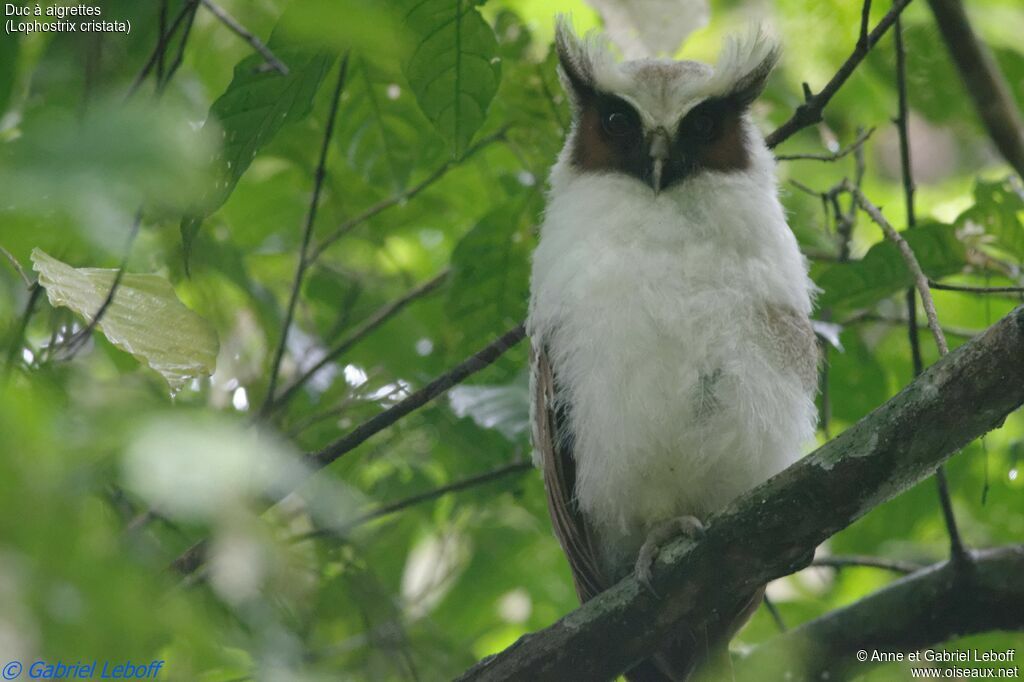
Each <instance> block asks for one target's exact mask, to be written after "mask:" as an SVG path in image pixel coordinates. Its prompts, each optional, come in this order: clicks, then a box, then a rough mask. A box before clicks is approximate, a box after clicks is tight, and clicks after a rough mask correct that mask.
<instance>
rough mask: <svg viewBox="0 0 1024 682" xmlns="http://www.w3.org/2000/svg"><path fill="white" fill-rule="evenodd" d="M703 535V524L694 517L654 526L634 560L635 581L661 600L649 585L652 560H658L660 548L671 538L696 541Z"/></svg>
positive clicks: (672, 520)
mask: <svg viewBox="0 0 1024 682" xmlns="http://www.w3.org/2000/svg"><path fill="white" fill-rule="evenodd" d="M703 534H704V524H703V523H701V521H700V519H698V518H697V517H696V516H676V517H674V518H671V519H665V520H664V521H662V522H661V523H658V524H656V525H655V526H654V528H652V529H651V532H650V533H648V534H647V540H645V541H644V544H643V546H642V547H641V548H640V554H639V555H638V556H637V558H636V567H635V568H634V569H633V573H634V575H636V579H637V580H639V581H640V584H641V585H643V586H644V587H645V588H646V589H647V591H648V592H650V593H651V594H652V595H654V596H655V597H656V598H658V599H661V595H660V594H658V592H657V591H656V590H655V589H654V585H652V584H651V578H652V577H653V574H652V569H653V568H654V560H655V559H657V558H658V553H659V552H660V551H661V546H662V545H664V544H665V543H666V542H668V541H669V540H671V539H672V538H677V537H680V536H682V537H686V538H690V539H691V540H696V539H697V538H699V537H700V536H701V535H703Z"/></svg>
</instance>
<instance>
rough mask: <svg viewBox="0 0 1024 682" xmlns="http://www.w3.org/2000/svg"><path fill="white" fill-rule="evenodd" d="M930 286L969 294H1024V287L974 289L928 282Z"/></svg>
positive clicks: (959, 285)
mask: <svg viewBox="0 0 1024 682" xmlns="http://www.w3.org/2000/svg"><path fill="white" fill-rule="evenodd" d="M928 286H930V287H931V288H932V289H939V290H940V291H963V292H966V293H969V294H1024V287H972V286H968V285H966V284H943V283H942V282H936V281H935V280H932V279H930V280H928Z"/></svg>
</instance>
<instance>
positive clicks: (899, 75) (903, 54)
mask: <svg viewBox="0 0 1024 682" xmlns="http://www.w3.org/2000/svg"><path fill="white" fill-rule="evenodd" d="M895 31H896V91H897V99H898V106H899V114H898V115H897V117H896V129H897V131H898V132H899V139H900V167H901V170H902V176H903V197H904V203H905V205H906V210H907V229H913V228H914V227H916V226H917V217H916V214H915V211H914V191H915V190H916V186H915V185H914V176H913V166H912V165H911V162H910V130H909V127H908V117H909V115H910V113H909V107H908V106H907V51H906V50H905V49H904V47H903V26H902V24H901V23H900V18H899V17H896V29H895ZM894 234H895V232H894ZM903 248H904V247H902V246H901V247H900V249H901V250H903ZM906 251H907V252H910V246H909V245H907V246H906ZM904 258H906V256H904ZM907 264H908V266H909V265H910V263H909V261H908V263H907ZM924 286H925V289H928V282H927V280H926V281H925V283H924ZM928 296H929V298H930V297H931V291H930V290H928ZM906 299H907V338H908V340H909V342H910V351H911V356H912V359H913V363H914V376H917V375H919V374H920V373H921V371H922V370H923V369H924V361H923V360H922V358H921V343H920V339H919V338H918V335H917V301H916V300H915V299H914V289H913V287H911V288H910V289H908V290H907V294H906ZM921 301H922V303H923V304H924V306H925V313H926V314H927V313H928V311H929V307H928V306H929V302H928V301H926V300H925V298H924V294H923V293H922V294H921ZM933 318H934V328H933V330H932V331H933V333H934V331H935V330H936V329H937V330H938V331H939V334H942V328H941V327H940V326H939V324H938V316H937V315H935V310H934V304H932V308H931V314H930V315H929V317H928V320H929V324H932V321H933ZM935 342H936V344H938V345H939V352H940V353H942V354H945V352H944V351H943V350H942V346H943V345H944V344H945V342H946V339H945V337H942V338H941V342H940V338H939V336H936V337H935ZM935 483H936V487H937V488H938V493H939V505H940V506H941V508H942V518H943V519H944V520H945V522H946V531H947V532H948V533H949V543H950V551H951V553H952V556H953V558H954V559H958V560H962V559H965V558H966V557H967V552H966V551H964V546H963V542H962V541H961V539H960V529H959V528H958V527H957V524H956V514H954V513H953V500H952V499H950V496H949V482H948V481H947V480H946V470H945V469H944V468H943V467H941V466H940V467H939V468H938V469H936V471H935Z"/></svg>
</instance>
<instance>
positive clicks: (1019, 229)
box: [956, 178, 1024, 259]
mask: <svg viewBox="0 0 1024 682" xmlns="http://www.w3.org/2000/svg"><path fill="white" fill-rule="evenodd" d="M968 222H971V223H974V224H975V225H979V226H981V227H982V228H983V229H984V230H985V232H986V234H988V235H989V236H991V237H993V238H994V239H995V242H996V245H997V246H999V247H1000V248H1002V249H1005V250H1006V251H1008V252H1009V253H1011V254H1013V255H1014V256H1016V257H1017V258H1019V259H1024V192H1022V191H1021V189H1020V188H1019V187H1015V186H1014V185H1013V181H1012V180H1011V179H1006V180H1003V181H1000V182H988V181H985V180H982V179H981V178H979V179H978V182H977V184H976V185H975V186H974V206H972V207H971V208H969V209H967V210H966V211H964V212H963V213H962V214H960V216H959V217H958V218H957V219H956V224H957V226H958V227H959V226H961V225H965V224H967V223H968Z"/></svg>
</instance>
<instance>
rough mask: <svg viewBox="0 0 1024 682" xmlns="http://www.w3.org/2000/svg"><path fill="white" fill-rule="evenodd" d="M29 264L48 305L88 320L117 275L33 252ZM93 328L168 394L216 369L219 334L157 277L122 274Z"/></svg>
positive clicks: (37, 250)
mask: <svg viewBox="0 0 1024 682" xmlns="http://www.w3.org/2000/svg"><path fill="white" fill-rule="evenodd" d="M32 264H33V269H34V270H35V271H36V272H38V273H39V284H40V285H41V286H42V287H43V288H44V289H45V290H46V296H47V298H49V300H50V305H53V306H63V307H66V308H70V309H71V310H73V311H75V312H76V313H78V314H79V315H81V316H82V317H84V318H85V319H86V320H89V321H91V320H92V318H93V315H95V314H96V311H97V310H99V309H100V307H101V306H102V305H103V302H104V301H105V300H106V297H107V295H108V292H109V291H110V287H111V286H112V285H113V283H114V278H115V277H116V275H117V270H115V269H110V268H73V267H71V266H70V265H68V264H66V263H62V262H61V261H59V260H57V259H56V258H53V257H51V256H49V255H48V254H46V253H45V252H43V251H41V250H40V249H35V250H34V251H32ZM96 326H97V327H98V328H99V329H100V331H102V332H103V334H104V335H105V336H106V337H107V339H109V340H110V342H111V343H113V344H114V345H115V346H117V347H118V348H120V349H122V350H125V351H127V352H129V353H131V354H132V355H134V356H135V357H136V358H138V359H139V360H141V361H142V362H144V363H146V364H147V365H149V366H150V367H151V368H152V369H154V370H156V371H157V372H159V373H160V374H161V375H162V376H163V377H164V379H166V380H167V383H168V385H170V387H171V390H174V391H176V390H178V389H180V388H181V387H182V386H184V385H185V383H186V382H187V381H188V380H189V379H192V378H196V377H204V376H209V375H210V374H213V371H214V369H215V368H216V364H217V349H218V343H217V334H216V333H215V332H214V331H213V329H212V328H211V327H210V325H209V324H207V322H206V321H205V320H203V318H201V317H199V316H198V315H196V314H195V313H194V312H192V311H191V310H189V309H188V308H186V307H185V306H184V304H182V302H181V301H179V300H178V297H177V295H175V293H174V288H173V287H172V286H171V283H170V282H168V281H167V280H166V279H164V278H163V277H160V276H158V275H131V274H125V275H124V276H123V277H122V278H121V282H120V284H119V285H118V288H117V293H116V294H115V295H114V298H113V300H112V301H111V302H110V305H109V306H108V307H107V310H106V312H105V313H104V314H103V317H102V318H101V319H100V321H99V322H98V323H97V325H96Z"/></svg>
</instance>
